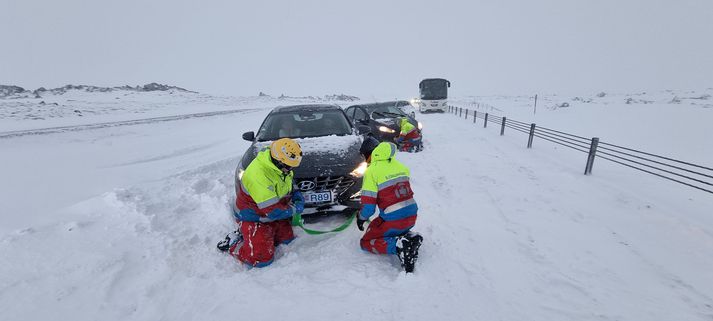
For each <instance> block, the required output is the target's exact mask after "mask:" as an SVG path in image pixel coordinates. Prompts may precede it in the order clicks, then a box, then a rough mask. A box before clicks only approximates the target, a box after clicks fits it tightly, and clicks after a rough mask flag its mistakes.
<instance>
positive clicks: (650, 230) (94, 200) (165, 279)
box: [0, 90, 713, 321]
mask: <svg viewBox="0 0 713 321" xmlns="http://www.w3.org/2000/svg"><path fill="white" fill-rule="evenodd" d="M710 92H711V91H710V90H703V91H695V92H693V93H690V94H687V95H683V94H682V93H683V92H681V93H678V92H676V93H652V94H641V95H629V94H615V93H606V95H605V96H604V97H598V96H597V95H596V93H594V94H591V95H589V96H584V95H582V96H577V97H584V98H586V99H591V100H592V101H591V102H590V103H584V102H581V101H579V100H577V101H575V100H573V97H574V96H571V97H570V96H567V98H563V96H555V95H545V96H544V97H542V96H541V97H538V110H537V114H534V115H533V114H532V105H531V104H530V103H531V100H530V98H528V97H513V96H509V97H507V96H502V97H465V98H462V99H453V100H452V101H453V102H454V103H457V104H458V103H461V104H463V105H464V106H465V105H467V104H466V103H471V102H473V101H478V102H482V103H487V104H489V105H491V106H493V107H494V108H497V109H499V110H495V111H494V112H495V113H496V114H498V115H507V116H508V117H512V118H513V119H517V120H521V121H525V122H536V123H537V124H538V125H542V126H546V127H549V128H553V129H557V130H563V131H566V132H571V133H573V134H577V135H582V136H585V137H591V136H593V135H600V136H599V137H601V138H602V140H605V139H606V140H607V141H610V142H612V143H619V144H622V145H624V146H631V147H637V148H640V149H642V150H644V151H649V152H654V153H662V154H664V155H669V156H675V157H677V158H682V159H684V160H688V161H693V162H697V163H700V164H702V165H706V166H709V167H710V165H711V164H710V160H711V159H713V150H712V148H711V145H710V143H709V142H706V138H709V137H712V135H713V133H712V132H711V131H713V129H712V128H711V126H709V125H707V124H709V123H710V120H711V119H712V116H713V115H712V114H711V113H713V108H709V107H706V106H707V105H706V104H707V103H709V102H710V100H704V99H689V98H684V97H701V96H704V95H706V94H709V93H710ZM93 95H94V96H93V97H92V98H91V99H87V101H86V106H93V105H94V104H92V103H91V100H92V99H94V100H97V104H96V106H104V107H98V108H100V110H101V111H102V112H97V113H96V114H95V115H93V116H92V118H91V119H89V120H88V119H87V118H84V117H81V118H80V117H76V116H73V115H71V114H69V115H65V114H62V116H61V117H57V118H54V119H50V118H47V117H42V118H44V119H43V120H29V119H7V118H3V119H0V124H1V125H2V131H6V130H18V129H35V128H45V127H52V126H56V125H59V123H61V125H74V124H80V123H82V124H86V123H89V122H108V121H116V120H121V119H122V118H123V119H127V118H128V119H136V118H142V117H147V118H148V117H157V116H168V115H177V114H180V113H195V112H206V111H215V110H229V109H238V110H241V112H236V113H231V114H225V115H220V116H214V117H201V118H183V119H179V120H175V121H165V122H147V123H141V124H136V125H124V126H115V127H99V128H95V129H91V130H83V131H69V132H61V133H48V134H43V135H25V136H16V137H8V138H2V139H0V151H1V153H2V157H0V177H2V183H1V184H0V257H2V258H3V260H2V261H0V306H2V309H0V319H2V320H39V319H47V318H51V319H72V320H97V319H102V320H125V319H131V320H164V319H165V320H195V319H199V320H205V319H209V320H212V319H235V318H238V319H247V318H249V319H251V320H277V319H285V318H290V319H295V320H302V319H307V318H311V319H316V320H328V319H339V320H364V319H376V320H394V319H405V320H434V319H437V320H451V319H452V320H463V319H467V320H548V321H549V320H590V319H592V320H710V318H711V317H713V270H712V269H710V267H711V266H713V256H711V255H710V253H711V252H712V250H713V216H711V211H710V209H711V208H713V196H712V195H711V194H708V193H704V192H701V191H698V190H695V189H691V188H688V187H685V186H681V185H678V184H675V183H672V182H668V181H665V180H661V179H659V178H657V177H654V176H650V175H646V174H644V173H639V172H637V171H633V170H631V169H628V168H625V167H622V166H619V165H616V164H612V163H608V162H605V161H602V160H597V161H596V162H595V165H594V171H593V175H591V176H584V175H582V172H583V170H584V164H585V158H586V155H584V154H582V153H579V152H575V151H572V150H569V149H566V148H561V147H558V146H557V145H554V144H551V143H548V142H545V141H542V140H538V139H536V140H535V142H534V145H533V148H532V149H527V148H525V144H526V142H527V137H526V135H524V134H521V133H517V132H513V131H507V130H506V133H505V135H504V136H500V135H499V132H498V131H499V128H498V129H496V128H491V127H490V126H489V127H488V128H483V127H482V121H481V120H478V123H477V124H476V125H473V124H472V121H471V120H470V119H469V120H467V121H466V120H463V119H459V118H457V117H456V116H454V115H450V114H424V115H418V118H419V120H420V121H421V122H423V123H424V144H425V150H424V151H423V152H421V153H417V154H405V153H399V154H398V156H397V157H398V158H399V159H400V160H401V161H402V162H404V163H405V164H406V165H407V166H409V167H410V169H411V174H412V184H413V189H414V191H415V193H416V194H415V197H416V200H417V201H418V204H419V218H418V222H417V225H416V227H415V230H416V231H418V232H420V233H421V234H422V235H423V236H424V245H423V246H422V247H421V254H420V258H419V262H418V264H417V267H416V272H415V273H414V274H411V275H406V274H405V273H403V272H401V271H400V270H399V268H398V262H397V260H396V259H395V258H393V257H386V256H376V255H372V254H369V253H365V252H363V251H361V250H360V249H359V246H358V241H359V238H360V236H361V233H363V232H360V231H358V230H357V229H356V227H350V228H349V229H347V230H345V231H344V232H342V233H339V234H332V235H319V236H313V235H307V234H305V233H304V232H302V231H301V230H297V231H296V233H297V235H298V238H297V239H296V240H295V241H294V242H293V243H291V244H290V245H287V246H281V247H279V248H278V252H277V259H276V260H275V263H273V264H272V265H271V266H270V267H267V268H263V269H248V268H246V267H245V266H242V265H240V264H238V263H237V262H236V261H235V260H234V259H233V258H231V257H229V256H226V255H224V254H223V253H219V252H218V251H217V250H216V249H215V244H216V242H217V241H218V240H219V239H221V238H222V237H223V236H224V235H225V233H227V232H228V231H230V230H231V229H232V228H233V222H232V214H231V211H232V210H231V202H232V198H233V194H234V187H233V171H234V169H235V166H236V164H237V162H238V160H239V158H240V156H241V153H242V152H244V151H245V150H246V149H247V147H248V146H249V144H250V143H249V142H247V141H244V140H242V138H241V134H242V133H243V132H245V131H250V130H256V129H257V127H258V126H259V124H260V122H261V121H262V120H263V119H264V117H265V116H266V115H267V113H268V112H269V111H270V109H271V108H272V107H274V106H277V105H286V104H285V103H284V101H281V100H278V99H274V98H269V97H261V98H241V97H235V98H216V97H208V96H201V97H202V98H199V99H198V98H196V99H195V100H193V99H191V98H185V97H184V98H180V99H176V100H170V101H166V102H164V103H161V104H162V106H164V107H156V108H155V109H153V108H147V109H146V110H145V111H144V110H142V111H138V109H136V106H140V105H142V104H141V103H140V101H141V100H146V102H147V104H148V103H149V102H150V101H156V100H161V99H164V98H161V97H160V95H158V94H145V95H142V96H141V97H139V98H135V99H137V100H136V103H130V104H124V103H122V102H114V101H112V100H111V99H113V98H111V97H113V96H111V94H108V93H107V94H98V93H93ZM673 96H677V97H679V99H680V102H679V103H669V102H670V101H672V99H670V98H671V97H673ZM628 97H635V99H637V100H638V101H643V100H646V101H652V103H646V104H644V103H638V104H626V98H628ZM540 99H541V100H540ZM107 101H111V103H107V104H106V105H104V104H102V103H100V102H107ZM562 102H568V103H569V104H570V107H566V108H553V107H552V106H554V105H557V104H561V103H562ZM346 105H347V104H343V106H346ZM106 106H113V107H111V108H116V109H117V110H115V111H110V110H109V109H110V108H107V107H106ZM10 108H11V107H8V105H7V104H6V101H2V100H0V110H5V111H9V110H10ZM137 111H138V112H137ZM34 113H35V114H40V115H46V114H44V113H43V112H41V111H36V112H34ZM0 115H7V113H2V114H0ZM670 117H677V118H676V119H671V118H670ZM677 119H685V120H686V122H680V121H677ZM7 124H11V125H12V126H8V127H6V126H5V125H7ZM333 140H335V141H334V143H338V142H337V140H338V139H337V138H333ZM681 142H685V143H681ZM341 219H343V218H339V217H335V218H332V219H329V220H326V221H323V222H320V223H317V224H311V225H310V227H314V228H327V227H333V226H336V225H338V224H340V223H341Z"/></svg>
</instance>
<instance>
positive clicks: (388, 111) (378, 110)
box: [369, 104, 406, 119]
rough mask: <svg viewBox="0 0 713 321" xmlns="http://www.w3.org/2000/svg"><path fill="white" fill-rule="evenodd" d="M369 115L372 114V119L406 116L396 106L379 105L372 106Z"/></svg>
mask: <svg viewBox="0 0 713 321" xmlns="http://www.w3.org/2000/svg"><path fill="white" fill-rule="evenodd" d="M369 113H371V116H372V118H375V119H378V118H393V117H402V116H406V114H405V113H404V111H403V110H401V108H398V107H396V106H395V104H379V105H372V106H371V107H370V108H369Z"/></svg>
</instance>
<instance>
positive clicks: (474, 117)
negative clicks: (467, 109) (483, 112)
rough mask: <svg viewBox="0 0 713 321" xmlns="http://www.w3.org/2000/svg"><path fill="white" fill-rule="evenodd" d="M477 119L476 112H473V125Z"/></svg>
mask: <svg viewBox="0 0 713 321" xmlns="http://www.w3.org/2000/svg"><path fill="white" fill-rule="evenodd" d="M477 118H478V111H476V110H473V124H475V120H476V119H477Z"/></svg>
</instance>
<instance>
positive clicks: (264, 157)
mask: <svg viewBox="0 0 713 321" xmlns="http://www.w3.org/2000/svg"><path fill="white" fill-rule="evenodd" d="M293 176H294V173H293V172H292V171H290V172H289V173H288V174H284V173H283V172H282V171H281V170H280V169H279V168H277V166H275V164H273V163H272V160H271V159H270V149H269V148H267V149H265V150H262V151H260V152H259V153H258V154H257V156H256V157H255V159H254V160H253V161H252V162H250V165H248V167H247V168H246V169H245V173H244V174H243V177H242V179H241V180H240V188H239V189H238V197H237V199H236V202H235V203H236V208H237V211H236V212H235V216H236V218H237V219H239V220H242V221H251V222H270V221H275V220H281V219H286V218H289V217H292V215H293V214H294V212H295V210H294V207H292V206H290V196H291V195H290V193H291V192H292V178H293Z"/></svg>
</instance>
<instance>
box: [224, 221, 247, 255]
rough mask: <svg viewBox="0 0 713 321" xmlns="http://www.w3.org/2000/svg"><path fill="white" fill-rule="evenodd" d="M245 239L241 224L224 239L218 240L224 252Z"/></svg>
mask: <svg viewBox="0 0 713 321" xmlns="http://www.w3.org/2000/svg"><path fill="white" fill-rule="evenodd" d="M242 241H243V233H241V232H240V226H238V229H237V230H235V231H232V232H230V233H228V235H226V236H225V238H224V239H222V240H221V241H220V242H218V250H221V251H223V252H225V251H227V250H229V249H230V248H231V247H232V246H233V245H235V244H238V243H240V242H242Z"/></svg>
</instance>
